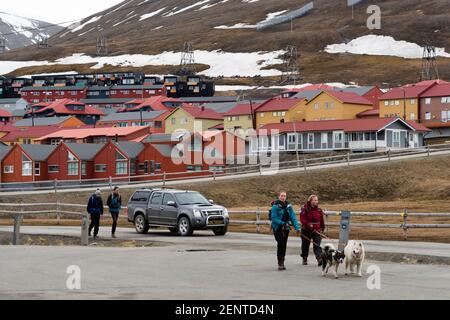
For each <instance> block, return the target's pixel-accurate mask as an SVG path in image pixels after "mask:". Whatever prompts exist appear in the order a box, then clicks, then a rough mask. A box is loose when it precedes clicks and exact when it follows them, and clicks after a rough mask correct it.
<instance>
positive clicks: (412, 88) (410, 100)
mask: <svg viewBox="0 0 450 320" xmlns="http://www.w3.org/2000/svg"><path fill="white" fill-rule="evenodd" d="M429 87H430V86H429V85H408V86H404V87H400V88H394V89H392V90H391V91H389V92H387V93H385V94H384V95H382V96H381V97H380V118H389V117H400V118H406V120H413V121H417V120H418V119H419V101H420V98H419V97H420V94H422V93H423V92H424V91H426V90H427V89H428V88H429Z"/></svg>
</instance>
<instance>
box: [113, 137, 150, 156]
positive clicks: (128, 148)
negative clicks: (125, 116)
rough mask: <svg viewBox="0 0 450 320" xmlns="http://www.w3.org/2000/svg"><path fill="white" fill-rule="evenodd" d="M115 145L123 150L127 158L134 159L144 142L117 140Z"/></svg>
mask: <svg viewBox="0 0 450 320" xmlns="http://www.w3.org/2000/svg"><path fill="white" fill-rule="evenodd" d="M115 145H116V146H117V147H118V148H119V149H120V150H121V151H123V152H124V153H125V154H126V156H127V157H128V158H129V159H136V158H137V156H138V155H139V154H140V153H141V152H142V150H144V144H142V143H141V142H131V141H119V142H115Z"/></svg>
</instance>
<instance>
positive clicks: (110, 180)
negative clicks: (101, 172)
mask: <svg viewBox="0 0 450 320" xmlns="http://www.w3.org/2000/svg"><path fill="white" fill-rule="evenodd" d="M108 183H109V188H110V189H111V190H112V177H109V179H108Z"/></svg>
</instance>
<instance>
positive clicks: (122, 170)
mask: <svg viewBox="0 0 450 320" xmlns="http://www.w3.org/2000/svg"><path fill="white" fill-rule="evenodd" d="M116 174H117V175H122V174H128V160H127V158H125V157H124V156H123V155H122V154H121V153H120V152H116Z"/></svg>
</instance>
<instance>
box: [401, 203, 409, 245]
mask: <svg viewBox="0 0 450 320" xmlns="http://www.w3.org/2000/svg"><path fill="white" fill-rule="evenodd" d="M402 217H403V225H402V229H403V240H405V241H406V240H408V209H406V208H405V209H404V210H403V213H402Z"/></svg>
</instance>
